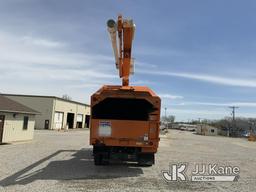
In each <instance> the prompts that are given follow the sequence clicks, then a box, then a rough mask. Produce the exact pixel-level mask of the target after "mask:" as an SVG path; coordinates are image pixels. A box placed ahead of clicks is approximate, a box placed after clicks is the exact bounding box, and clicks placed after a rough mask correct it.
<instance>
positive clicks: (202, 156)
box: [0, 130, 256, 192]
mask: <svg viewBox="0 0 256 192" xmlns="http://www.w3.org/2000/svg"><path fill="white" fill-rule="evenodd" d="M182 162H185V163H187V164H188V169H187V172H186V173H187V177H188V178H190V176H191V171H192V169H193V166H194V165H196V164H218V165H228V166H238V167H239V168H240V173H239V179H238V181H237V182H192V181H186V182H181V181H180V182H178V181H172V182H166V181H165V180H164V178H163V176H162V170H169V164H177V163H182ZM0 191H8V192H9V191H24V192H29V191H31V192H35V191H40V192H41V191H256V143H254V142H248V141H247V140H246V139H241V138H226V137H210V136H200V135H196V134H193V133H192V132H186V131H178V130H170V131H169V133H168V134H166V135H162V136H161V141H160V147H159V151H158V153H157V154H156V164H155V165H154V166H152V167H139V166H137V165H135V164H120V163H117V164H111V165H108V166H94V163H93V157H92V147H91V146H90V145H89V131H88V130H72V131H69V132H57V131H49V130H40V131H39V130H37V131H35V138H34V140H33V141H30V142H22V143H15V144H9V145H0Z"/></svg>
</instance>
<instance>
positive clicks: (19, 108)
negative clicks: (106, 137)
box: [0, 95, 39, 143]
mask: <svg viewBox="0 0 256 192" xmlns="http://www.w3.org/2000/svg"><path fill="white" fill-rule="evenodd" d="M36 114H39V113H38V112H37V111H35V110H33V109H30V108H29V107H27V106H24V105H22V104H20V103H18V102H15V101H13V100H11V99H9V98H7V97H4V96H1V95H0V143H9V142H15V141H26V140H32V139H33V135H34V127H35V115H36Z"/></svg>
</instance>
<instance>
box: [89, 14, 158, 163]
mask: <svg viewBox="0 0 256 192" xmlns="http://www.w3.org/2000/svg"><path fill="white" fill-rule="evenodd" d="M107 27H108V31H109V33H110V37H111V41H112V47H113V50H114V55H115V61H116V68H117V69H118V70H119V75H120V77H121V78H122V85H121V86H118V85H104V86H103V87H102V88H100V89H99V90H98V91H97V92H96V93H94V94H93V95H92V96H91V122H90V144H91V145H93V155H94V163H95V165H102V164H108V163H109V162H110V160H111V159H118V160H123V161H134V162H138V163H139V164H140V165H149V166H150V165H152V164H154V162H155V158H154V155H155V153H156V152H157V148H158V144H159V140H160V138H159V126H160V109H161V100H160V98H159V97H158V96H157V95H156V94H155V93H154V92H153V91H152V90H151V89H150V88H148V87H146V86H129V75H130V74H132V73H133V68H134V67H133V65H134V64H133V59H132V57H131V50H132V40H133V38H134V32H135V25H134V23H133V20H131V19H130V20H129V19H123V18H122V16H121V15H119V16H118V20H117V22H115V21H114V20H109V21H108V22H107ZM117 37H118V39H119V46H117V41H116V39H117ZM117 47H118V48H117Z"/></svg>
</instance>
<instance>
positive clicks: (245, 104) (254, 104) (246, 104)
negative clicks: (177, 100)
mask: <svg viewBox="0 0 256 192" xmlns="http://www.w3.org/2000/svg"><path fill="white" fill-rule="evenodd" d="M184 105H203V106H220V107H228V106H238V107H256V102H230V103H215V102H185V103H184Z"/></svg>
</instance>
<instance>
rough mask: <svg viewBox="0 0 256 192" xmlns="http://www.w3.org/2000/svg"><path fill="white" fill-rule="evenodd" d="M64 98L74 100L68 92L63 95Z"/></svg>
mask: <svg viewBox="0 0 256 192" xmlns="http://www.w3.org/2000/svg"><path fill="white" fill-rule="evenodd" d="M62 99H65V100H68V101H70V100H72V98H71V97H70V96H69V95H68V94H64V95H62Z"/></svg>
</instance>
